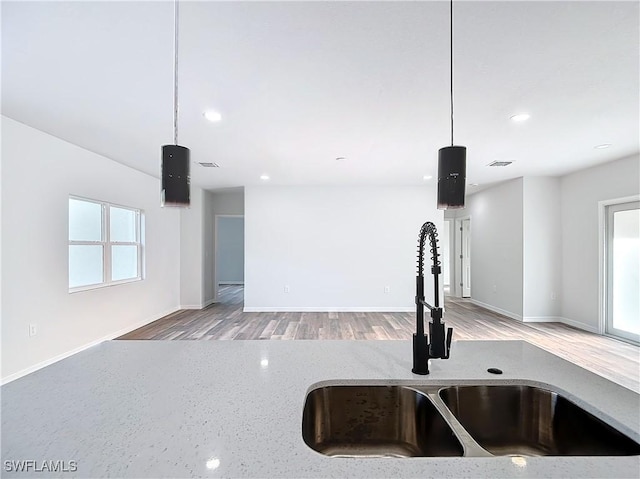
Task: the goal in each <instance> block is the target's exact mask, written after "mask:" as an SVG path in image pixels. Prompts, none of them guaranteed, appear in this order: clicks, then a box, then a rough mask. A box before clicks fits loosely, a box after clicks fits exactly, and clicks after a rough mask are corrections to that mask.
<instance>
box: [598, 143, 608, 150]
mask: <svg viewBox="0 0 640 479" xmlns="http://www.w3.org/2000/svg"><path fill="white" fill-rule="evenodd" d="M610 146H611V143H603V144H602V145H596V146H594V148H595V149H596V150H604V149H605V148H609V147H610Z"/></svg>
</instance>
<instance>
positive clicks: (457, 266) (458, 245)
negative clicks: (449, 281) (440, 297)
mask: <svg viewBox="0 0 640 479" xmlns="http://www.w3.org/2000/svg"><path fill="white" fill-rule="evenodd" d="M466 220H469V221H471V215H465V216H458V217H456V218H455V223H454V226H453V229H454V234H453V242H454V248H453V254H454V263H453V264H454V270H455V278H454V279H453V280H454V284H453V289H452V290H451V294H452V295H453V296H455V297H456V298H462V286H460V283H461V282H462V277H463V275H462V260H461V259H460V255H461V254H462V235H461V233H460V228H462V222H463V221H466Z"/></svg>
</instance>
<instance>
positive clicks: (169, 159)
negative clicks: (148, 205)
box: [161, 0, 190, 207]
mask: <svg viewBox="0 0 640 479" xmlns="http://www.w3.org/2000/svg"><path fill="white" fill-rule="evenodd" d="M189 165H190V162H189V148H185V147H184V146H180V145H178V0H175V2H174V37H173V145H163V146H162V200H161V205H162V206H179V207H188V206H189V204H190V176H189Z"/></svg>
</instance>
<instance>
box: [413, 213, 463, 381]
mask: <svg viewBox="0 0 640 479" xmlns="http://www.w3.org/2000/svg"><path fill="white" fill-rule="evenodd" d="M427 236H429V244H430V246H431V260H432V261H433V265H432V266H431V273H432V274H433V291H434V306H431V305H430V304H429V303H427V302H426V301H425V300H424V244H425V241H426V239H427ZM438 256H439V254H438V231H437V230H436V225H434V224H433V223H431V222H430V221H427V222H426V223H425V224H423V225H422V228H421V229H420V237H419V239H418V276H416V333H415V334H414V335H413V369H412V370H411V371H412V372H413V373H414V374H429V359H449V351H450V349H451V336H452V335H453V328H448V330H447V335H446V338H445V334H444V329H445V328H444V323H443V322H442V308H441V307H440V306H439V295H440V291H439V288H438V275H439V274H440V272H441V268H440V261H439V260H438ZM425 306H426V307H427V308H429V311H430V312H431V321H429V336H431V343H429V337H428V336H427V335H426V334H424V307H425Z"/></svg>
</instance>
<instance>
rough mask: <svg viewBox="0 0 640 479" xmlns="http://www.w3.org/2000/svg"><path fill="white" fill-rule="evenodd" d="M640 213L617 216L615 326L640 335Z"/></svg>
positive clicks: (614, 254) (634, 212)
mask: <svg viewBox="0 0 640 479" xmlns="http://www.w3.org/2000/svg"><path fill="white" fill-rule="evenodd" d="M639 272H640V210H637V209H635V210H627V211H616V212H615V213H614V215H613V327H614V328H615V329H620V330H622V331H626V332H629V333H633V334H640V301H639V299H638V291H640V278H639Z"/></svg>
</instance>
